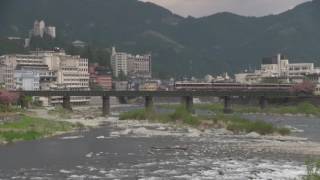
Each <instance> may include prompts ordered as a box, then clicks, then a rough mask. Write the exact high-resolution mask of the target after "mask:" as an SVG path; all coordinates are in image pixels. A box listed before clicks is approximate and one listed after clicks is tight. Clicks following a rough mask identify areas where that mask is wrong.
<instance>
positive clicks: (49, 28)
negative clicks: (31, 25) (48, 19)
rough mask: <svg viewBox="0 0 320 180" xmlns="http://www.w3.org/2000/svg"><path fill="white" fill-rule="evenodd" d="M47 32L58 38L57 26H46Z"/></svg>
mask: <svg viewBox="0 0 320 180" xmlns="http://www.w3.org/2000/svg"><path fill="white" fill-rule="evenodd" d="M45 30H46V33H47V34H48V35H49V36H50V37H51V38H53V39H54V38H56V36H57V35H56V27H54V26H48V27H46V29H45Z"/></svg>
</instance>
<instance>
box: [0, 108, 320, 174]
mask: <svg viewBox="0 0 320 180" xmlns="http://www.w3.org/2000/svg"><path fill="white" fill-rule="evenodd" d="M131 108H132V107H128V106H125V107H114V108H113V112H116V113H114V114H113V115H112V116H111V117H109V118H101V117H100V118H98V117H91V115H90V113H88V114H89V115H88V117H78V118H73V119H70V121H77V120H78V121H81V122H83V121H87V124H88V125H91V126H92V128H91V129H90V130H89V131H79V132H74V133H71V134H65V135H61V136H56V137H52V138H49V139H42V140H37V141H31V142H18V143H15V144H9V145H6V146H0V157H1V161H0V179H219V180H220V179H230V180H231V179H232V180H234V179H299V178H301V177H302V176H303V175H304V174H305V173H306V172H305V163H304V162H305V160H306V159H307V158H308V157H319V155H320V145H319V144H318V142H317V137H319V136H318V135H319V134H318V133H319V132H316V131H314V129H313V128H314V127H312V126H313V125H314V123H317V121H316V120H319V122H320V119H317V118H311V119H312V120H306V119H305V118H304V117H284V118H281V117H277V118H278V119H277V120H275V122H274V123H277V124H281V125H290V126H291V127H295V128H297V129H300V130H302V131H298V132H297V133H295V134H293V137H280V136H260V135H257V134H255V133H251V134H244V135H233V134H232V133H231V132H228V131H226V130H224V129H212V130H205V131H200V130H197V129H193V128H189V127H185V126H181V125H169V124H159V123H150V122H147V121H119V120H118V118H117V114H118V112H120V111H124V110H127V109H131ZM134 108H137V107H134ZM80 110H81V111H82V112H86V111H89V110H85V109H80ZM90 111H92V109H91V110H90ZM41 112H42V111H41ZM96 112H98V110H97V111H96ZM38 113H39V112H38ZM42 113H43V114H41V115H42V116H45V115H46V114H45V113H44V112H42ZM247 116H250V118H252V119H264V120H266V121H272V120H273V119H275V118H274V117H272V116H260V115H247ZM313 120H314V121H313ZM97 124H100V126H97ZM301 124H303V125H304V126H300V125H301ZM308 127H311V128H308Z"/></svg>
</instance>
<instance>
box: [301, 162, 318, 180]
mask: <svg viewBox="0 0 320 180" xmlns="http://www.w3.org/2000/svg"><path fill="white" fill-rule="evenodd" d="M306 165H307V175H306V176H305V177H304V178H303V179H304V180H320V160H308V161H306Z"/></svg>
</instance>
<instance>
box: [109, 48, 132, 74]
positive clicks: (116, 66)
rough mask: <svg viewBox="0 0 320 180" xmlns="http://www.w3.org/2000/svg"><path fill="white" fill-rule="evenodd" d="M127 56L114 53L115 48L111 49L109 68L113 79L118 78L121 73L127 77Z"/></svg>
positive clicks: (121, 53)
mask: <svg viewBox="0 0 320 180" xmlns="http://www.w3.org/2000/svg"><path fill="white" fill-rule="evenodd" d="M128 56H129V54H127V53H123V52H116V48H115V47H112V53H111V68H112V71H113V75H114V76H115V77H119V75H120V74H121V73H123V75H125V76H127V75H128Z"/></svg>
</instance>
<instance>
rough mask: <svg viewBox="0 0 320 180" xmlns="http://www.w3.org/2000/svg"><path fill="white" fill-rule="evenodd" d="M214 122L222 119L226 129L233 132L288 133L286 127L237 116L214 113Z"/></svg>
mask: <svg viewBox="0 0 320 180" xmlns="http://www.w3.org/2000/svg"><path fill="white" fill-rule="evenodd" d="M213 121H214V123H218V122H219V121H222V122H224V123H225V124H226V129H228V130H230V131H232V132H235V133H241V132H244V133H251V132H256V133H259V134H261V135H267V134H272V133H274V132H278V133H279V134H281V135H287V134H290V130H289V129H287V128H277V127H275V126H273V125H272V124H270V123H266V122H264V121H250V120H247V119H243V118H241V117H238V116H227V115H221V114H220V115H216V116H215V117H214V118H213Z"/></svg>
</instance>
